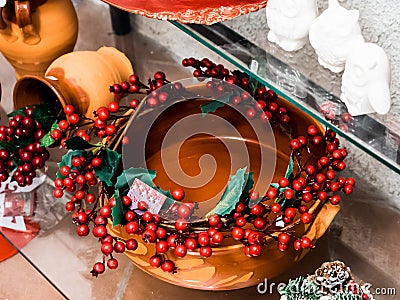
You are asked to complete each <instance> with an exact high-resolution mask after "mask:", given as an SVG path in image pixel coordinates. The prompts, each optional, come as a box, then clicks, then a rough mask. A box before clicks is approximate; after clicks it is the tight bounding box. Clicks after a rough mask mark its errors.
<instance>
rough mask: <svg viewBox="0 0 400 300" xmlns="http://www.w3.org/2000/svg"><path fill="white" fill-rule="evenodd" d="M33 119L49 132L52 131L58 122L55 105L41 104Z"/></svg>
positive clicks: (34, 112)
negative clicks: (54, 124)
mask: <svg viewBox="0 0 400 300" xmlns="http://www.w3.org/2000/svg"><path fill="white" fill-rule="evenodd" d="M32 118H34V119H35V120H36V121H38V122H39V123H41V124H42V126H43V127H44V129H45V130H46V131H47V130H50V128H51V126H52V125H53V123H54V122H55V121H56V120H57V112H56V111H55V107H54V105H51V104H50V103H44V104H39V105H36V106H35V108H34V109H33V112H32Z"/></svg>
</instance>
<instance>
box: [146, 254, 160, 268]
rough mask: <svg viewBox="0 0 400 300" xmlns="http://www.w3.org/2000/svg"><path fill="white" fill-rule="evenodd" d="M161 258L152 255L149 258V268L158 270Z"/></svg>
mask: <svg viewBox="0 0 400 300" xmlns="http://www.w3.org/2000/svg"><path fill="white" fill-rule="evenodd" d="M161 262H162V259H161V256H160V255H153V256H152V257H150V261H149V263H150V266H152V267H153V268H159V267H160V266H161Z"/></svg>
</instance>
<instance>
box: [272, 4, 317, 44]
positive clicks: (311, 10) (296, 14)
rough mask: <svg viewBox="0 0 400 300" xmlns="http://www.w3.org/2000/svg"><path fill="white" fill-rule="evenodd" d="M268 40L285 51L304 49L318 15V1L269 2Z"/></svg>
mask: <svg viewBox="0 0 400 300" xmlns="http://www.w3.org/2000/svg"><path fill="white" fill-rule="evenodd" d="M266 14H267V23H268V27H269V28H270V31H269V32H268V40H269V41H270V42H273V43H276V44H278V45H279V46H280V47H282V48H283V49H284V50H285V51H295V50H299V49H300V48H302V47H303V46H304V45H305V44H306V42H307V39H308V31H309V29H310V25H311V22H312V21H313V20H314V19H315V18H316V17H317V15H318V7H317V1H316V0H269V1H268V5H267V8H266Z"/></svg>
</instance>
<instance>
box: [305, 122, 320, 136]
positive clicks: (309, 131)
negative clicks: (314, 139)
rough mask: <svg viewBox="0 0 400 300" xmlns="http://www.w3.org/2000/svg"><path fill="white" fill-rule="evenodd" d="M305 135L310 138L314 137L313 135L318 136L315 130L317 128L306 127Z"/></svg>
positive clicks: (312, 126)
mask: <svg viewBox="0 0 400 300" xmlns="http://www.w3.org/2000/svg"><path fill="white" fill-rule="evenodd" d="M307 133H308V135H310V136H315V135H317V134H318V129H317V127H315V126H314V125H310V126H308V128H307Z"/></svg>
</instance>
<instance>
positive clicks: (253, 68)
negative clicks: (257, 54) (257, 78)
mask: <svg viewBox="0 0 400 300" xmlns="http://www.w3.org/2000/svg"><path fill="white" fill-rule="evenodd" d="M250 71H251V72H253V73H256V74H257V72H258V61H256V60H254V59H252V60H251V63H250Z"/></svg>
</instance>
